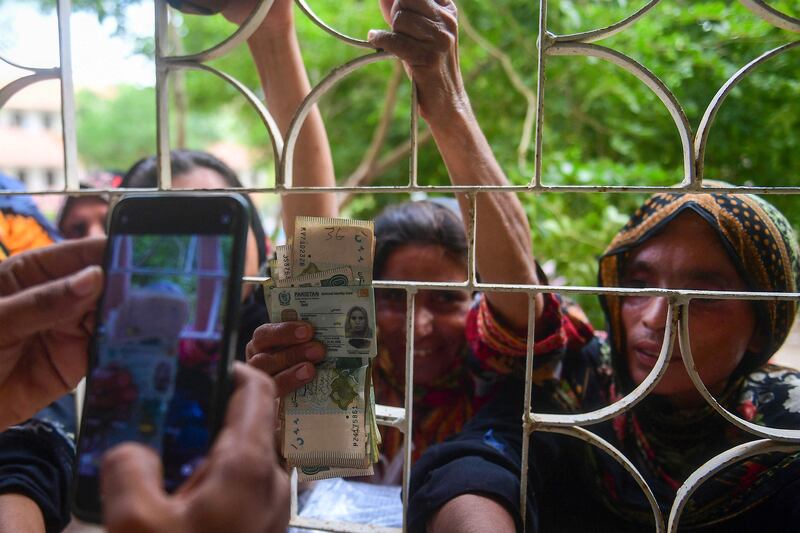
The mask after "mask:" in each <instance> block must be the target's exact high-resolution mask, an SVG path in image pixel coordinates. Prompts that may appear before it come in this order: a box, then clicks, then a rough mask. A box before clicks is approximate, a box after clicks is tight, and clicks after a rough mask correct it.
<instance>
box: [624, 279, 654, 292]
mask: <svg viewBox="0 0 800 533" xmlns="http://www.w3.org/2000/svg"><path fill="white" fill-rule="evenodd" d="M647 286H648V285H647V281H645V280H644V279H642V278H624V279H623V280H622V287H627V288H630V289H644V288H646V287H647Z"/></svg>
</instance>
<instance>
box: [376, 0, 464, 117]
mask: <svg viewBox="0 0 800 533" xmlns="http://www.w3.org/2000/svg"><path fill="white" fill-rule="evenodd" d="M380 3H381V10H382V12H383V15H384V18H385V19H386V21H387V22H388V23H389V25H390V26H391V27H392V31H383V30H371V31H370V32H369V37H368V40H369V42H370V44H372V45H373V46H374V47H376V48H380V49H382V50H386V51H387V52H390V53H392V54H394V55H396V56H397V57H398V58H400V59H401V60H403V62H404V64H405V65H406V70H407V71H408V73H409V75H410V76H411V78H412V79H413V80H414V82H415V83H416V85H417V91H418V96H419V111H420V114H421V115H422V117H423V118H424V119H426V120H427V121H428V122H431V121H435V120H438V119H443V118H445V117H446V116H447V115H448V114H449V113H450V112H451V111H452V110H453V109H460V108H462V107H463V106H464V105H465V104H466V103H467V96H466V92H465V90H464V83H463V80H462V78H461V69H460V67H459V62H458V12H457V10H456V6H455V4H454V3H453V2H452V0H380Z"/></svg>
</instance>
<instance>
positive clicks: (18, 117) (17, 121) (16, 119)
mask: <svg viewBox="0 0 800 533" xmlns="http://www.w3.org/2000/svg"><path fill="white" fill-rule="evenodd" d="M24 120H25V116H24V115H23V114H22V112H20V111H14V112H13V113H12V114H11V123H12V124H13V125H14V126H16V127H18V128H21V127H22V123H23V121H24Z"/></svg>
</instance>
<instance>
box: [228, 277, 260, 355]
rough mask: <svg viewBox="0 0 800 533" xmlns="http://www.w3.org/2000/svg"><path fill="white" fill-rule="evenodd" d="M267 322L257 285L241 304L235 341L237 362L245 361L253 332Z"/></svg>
mask: <svg viewBox="0 0 800 533" xmlns="http://www.w3.org/2000/svg"><path fill="white" fill-rule="evenodd" d="M266 322H267V304H266V302H265V301H264V289H263V288H262V287H261V285H258V286H257V287H256V288H255V290H254V291H253V292H251V293H250V296H248V297H247V299H246V300H245V301H244V302H242V307H241V308H240V312H239V336H238V338H237V339H236V354H235V357H236V359H237V360H238V361H245V360H246V358H245V348H246V347H247V343H248V342H250V339H252V338H253V332H254V331H255V330H256V328H257V327H258V326H260V325H261V324H264V323H266Z"/></svg>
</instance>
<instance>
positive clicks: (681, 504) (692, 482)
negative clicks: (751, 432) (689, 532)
mask: <svg viewBox="0 0 800 533" xmlns="http://www.w3.org/2000/svg"><path fill="white" fill-rule="evenodd" d="M797 451H800V446H797V445H792V444H784V443H781V442H773V441H770V440H757V441H751V442H745V443H744V444H740V445H739V446H736V447H734V448H731V449H730V450H726V451H725V452H723V453H721V454H719V455H717V456H716V457H714V458H712V459H710V460H709V461H707V462H706V463H705V464H703V465H702V466H701V467H700V468H698V469H697V470H695V471H694V473H692V475H691V476H689V477H688V478H687V479H686V481H685V482H684V483H683V485H681V487H680V489H678V493H677V494H676V495H675V501H674V502H673V504H672V509H671V510H670V513H669V533H677V532H678V523H679V521H680V517H681V513H682V512H683V509H684V508H685V507H686V504H687V503H688V502H689V499H690V498H691V497H692V494H694V492H695V491H696V490H697V489H698V488H700V486H701V485H702V484H703V483H704V482H705V481H707V480H708V479H711V477H713V476H714V474H716V473H717V472H720V471H721V470H723V469H724V468H726V467H728V466H731V465H734V464H736V463H738V462H740V461H743V460H745V459H747V458H749V457H753V456H755V455H759V454H762V453H773V452H781V453H795V452H797Z"/></svg>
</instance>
